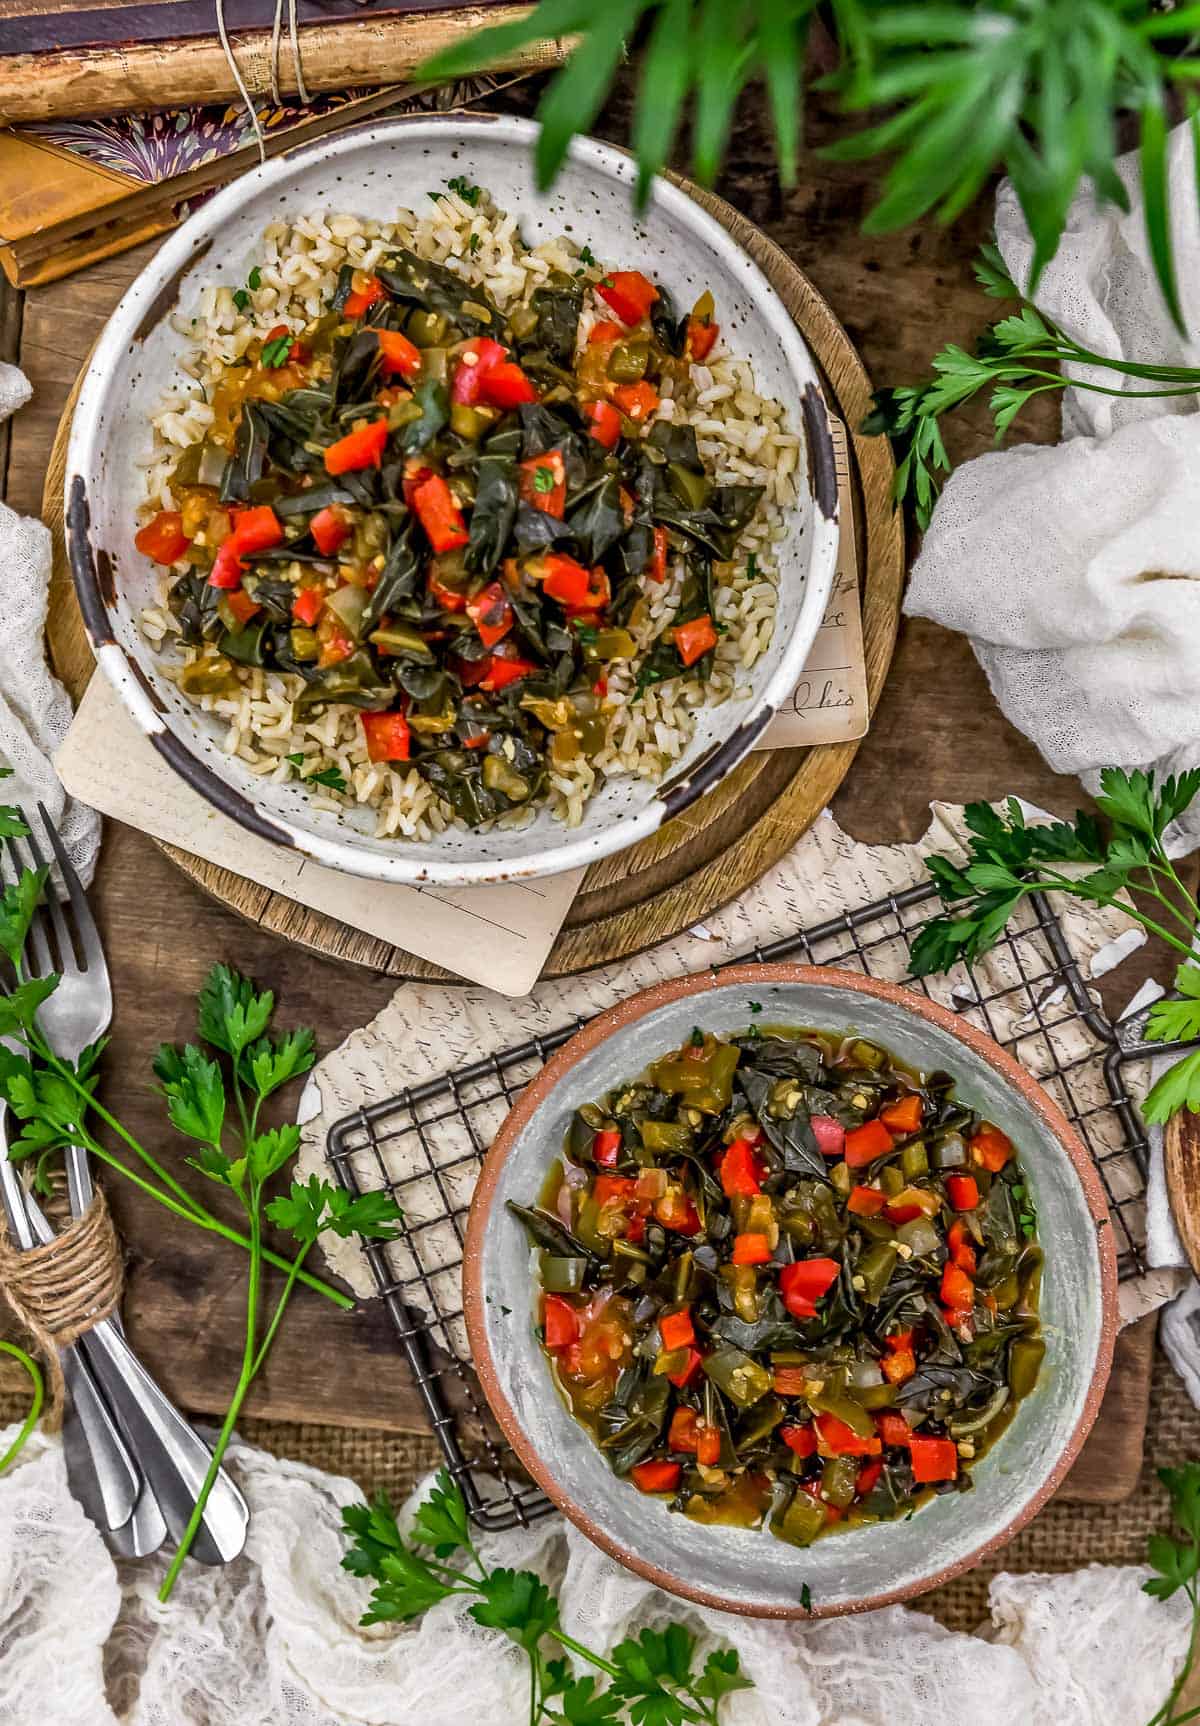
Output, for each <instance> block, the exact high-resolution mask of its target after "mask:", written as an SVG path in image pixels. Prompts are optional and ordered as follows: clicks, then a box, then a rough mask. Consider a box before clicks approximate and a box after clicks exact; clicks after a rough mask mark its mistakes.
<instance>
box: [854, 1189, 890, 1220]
mask: <svg viewBox="0 0 1200 1726" xmlns="http://www.w3.org/2000/svg"><path fill="white" fill-rule="evenodd" d="M886 1204H887V1195H886V1193H881V1192H879V1190H878V1189H877V1188H876V1187H852V1188H851V1189H850V1197H849V1198H848V1199H847V1200H846V1209H847V1210H848V1211H853V1213H854V1215H855V1216H856V1217H877V1216H878V1215H879V1213H880V1211H881V1210H882V1209H883V1207H884V1205H886Z"/></svg>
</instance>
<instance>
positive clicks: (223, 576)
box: [208, 534, 242, 589]
mask: <svg viewBox="0 0 1200 1726" xmlns="http://www.w3.org/2000/svg"><path fill="white" fill-rule="evenodd" d="M208 585H209V586H210V587H220V588H225V589H231V588H235V587H240V586H241V585H242V560H241V557H240V556H239V554H238V548H237V541H236V540H235V539H234V537H233V535H232V534H230V535H229V536H228V537H227V538H226V539H224V540H222V542H221V544H220V545H219V546H218V548H217V555H216V557H215V558H214V559H213V566H212V568H211V569H210V570H209V572H208Z"/></svg>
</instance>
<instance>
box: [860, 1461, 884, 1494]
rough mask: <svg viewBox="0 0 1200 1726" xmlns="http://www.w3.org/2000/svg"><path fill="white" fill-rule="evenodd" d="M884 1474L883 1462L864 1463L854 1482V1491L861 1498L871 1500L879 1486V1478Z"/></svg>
mask: <svg viewBox="0 0 1200 1726" xmlns="http://www.w3.org/2000/svg"><path fill="white" fill-rule="evenodd" d="M882 1473H883V1464H882V1462H864V1463H863V1465H862V1467H861V1468H860V1469H859V1471H858V1474H857V1476H856V1477H855V1481H854V1490H855V1493H856V1494H857V1495H858V1497H859V1498H869V1497H870V1495H871V1493H873V1492H874V1490H875V1488H876V1486H878V1484H879V1476H880V1475H881V1474H882Z"/></svg>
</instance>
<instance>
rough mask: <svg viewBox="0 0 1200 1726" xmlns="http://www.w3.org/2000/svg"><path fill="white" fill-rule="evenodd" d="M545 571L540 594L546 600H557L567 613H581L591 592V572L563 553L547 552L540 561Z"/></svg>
mask: <svg viewBox="0 0 1200 1726" xmlns="http://www.w3.org/2000/svg"><path fill="white" fill-rule="evenodd" d="M542 567H543V569H544V571H545V575H544V578H543V580H542V592H543V593H544V594H545V595H546V597H547V598H548V599H557V601H558V603H559V604H560V605H562V606H565V608H566V609H567V610H568V611H581V610H582V609H583V608H584V606H585V605H586V604H587V600H588V594H589V593H590V592H591V586H592V572H591V570H590V569H588V568H586V567H585V565H583V564H582V563H577V562H576V560H575V559H574V558H573V557H568V556H567V555H566V553H565V552H561V551H551V552H547V553H546V556H545V557H544V558H543V560H542Z"/></svg>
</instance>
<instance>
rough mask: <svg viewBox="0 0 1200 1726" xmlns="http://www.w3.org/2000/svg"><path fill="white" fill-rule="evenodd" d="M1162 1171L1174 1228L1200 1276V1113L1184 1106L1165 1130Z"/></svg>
mask: <svg viewBox="0 0 1200 1726" xmlns="http://www.w3.org/2000/svg"><path fill="white" fill-rule="evenodd" d="M1163 1172H1164V1174H1165V1176H1166V1182H1167V1195H1168V1197H1169V1198H1170V1201H1171V1212H1172V1215H1173V1216H1174V1218H1175V1227H1176V1228H1177V1229H1178V1230H1179V1238H1180V1240H1181V1241H1182V1242H1183V1249H1184V1251H1185V1252H1186V1253H1187V1256H1188V1259H1189V1261H1190V1263H1191V1267H1192V1269H1193V1270H1194V1271H1195V1273H1196V1275H1197V1276H1200V1115H1193V1114H1191V1113H1190V1111H1189V1110H1187V1109H1181V1110H1180V1111H1179V1113H1178V1114H1177V1115H1172V1116H1171V1119H1170V1120H1169V1121H1168V1122H1167V1125H1166V1130H1165V1131H1164V1133H1163Z"/></svg>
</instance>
